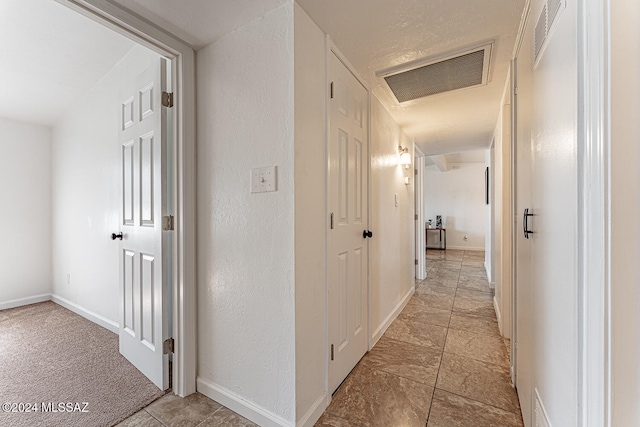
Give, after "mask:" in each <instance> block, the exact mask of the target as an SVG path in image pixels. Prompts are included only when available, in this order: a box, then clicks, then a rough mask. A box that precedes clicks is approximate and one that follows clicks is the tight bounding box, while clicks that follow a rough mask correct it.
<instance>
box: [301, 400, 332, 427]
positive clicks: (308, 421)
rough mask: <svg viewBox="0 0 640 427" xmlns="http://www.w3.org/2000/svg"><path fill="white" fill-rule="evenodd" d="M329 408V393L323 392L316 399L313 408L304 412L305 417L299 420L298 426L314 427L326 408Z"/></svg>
mask: <svg viewBox="0 0 640 427" xmlns="http://www.w3.org/2000/svg"><path fill="white" fill-rule="evenodd" d="M325 409H327V394H326V393H325V394H323V395H322V396H320V397H319V398H318V400H316V401H315V403H314V404H313V405H311V408H309V410H308V411H307V413H306V414H304V417H302V418H301V419H300V421H298V423H297V424H296V425H297V427H313V425H314V424H315V423H316V422H317V421H318V420H319V419H320V417H321V416H322V414H323V413H324V410H325Z"/></svg>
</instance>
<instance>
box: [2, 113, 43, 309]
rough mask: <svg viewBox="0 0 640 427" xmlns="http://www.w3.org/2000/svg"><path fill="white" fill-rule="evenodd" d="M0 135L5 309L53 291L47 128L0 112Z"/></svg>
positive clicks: (3, 299)
mask: <svg viewBox="0 0 640 427" xmlns="http://www.w3.org/2000/svg"><path fill="white" fill-rule="evenodd" d="M0 135H2V138H0V151H1V152H2V156H0V182H2V186H1V188H0V199H1V200H2V209H0V224H3V231H2V234H3V236H2V241H3V244H2V245H1V246H0V272H1V273H0V309H3V308H10V307H11V306H14V305H15V304H18V302H17V301H16V302H14V303H11V301H13V300H20V299H23V298H30V297H34V296H37V295H42V294H48V293H50V292H51V216H50V215H49V212H50V210H51V129H49V128H48V127H45V126H39V125H33V124H30V123H24V122H19V121H15V120H11V119H6V118H0ZM27 302H31V300H30V301H24V302H23V303H27Z"/></svg>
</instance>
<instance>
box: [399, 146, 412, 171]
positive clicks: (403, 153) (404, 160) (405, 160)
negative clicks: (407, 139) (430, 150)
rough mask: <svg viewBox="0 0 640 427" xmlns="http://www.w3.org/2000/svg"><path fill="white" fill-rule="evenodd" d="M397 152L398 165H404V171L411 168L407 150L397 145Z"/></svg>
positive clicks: (409, 155)
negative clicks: (398, 154) (398, 157)
mask: <svg viewBox="0 0 640 427" xmlns="http://www.w3.org/2000/svg"><path fill="white" fill-rule="evenodd" d="M398 152H399V153H400V159H399V161H398V164H400V165H404V168H405V169H409V166H411V154H409V148H407V147H403V146H402V145H399V146H398Z"/></svg>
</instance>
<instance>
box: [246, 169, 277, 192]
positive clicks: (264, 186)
mask: <svg viewBox="0 0 640 427" xmlns="http://www.w3.org/2000/svg"><path fill="white" fill-rule="evenodd" d="M277 189H278V187H277V182H276V167H275V166H268V167H264V168H255V169H251V192H252V193H266V192H268V191H276V190H277Z"/></svg>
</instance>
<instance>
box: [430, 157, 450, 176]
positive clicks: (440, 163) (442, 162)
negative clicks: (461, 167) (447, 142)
mask: <svg viewBox="0 0 640 427" xmlns="http://www.w3.org/2000/svg"><path fill="white" fill-rule="evenodd" d="M431 160H432V161H433V164H434V165H436V167H437V168H438V170H439V171H440V172H446V171H448V170H449V165H448V164H447V159H446V158H445V157H444V156H443V155H442V154H440V155H438V156H431Z"/></svg>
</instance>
